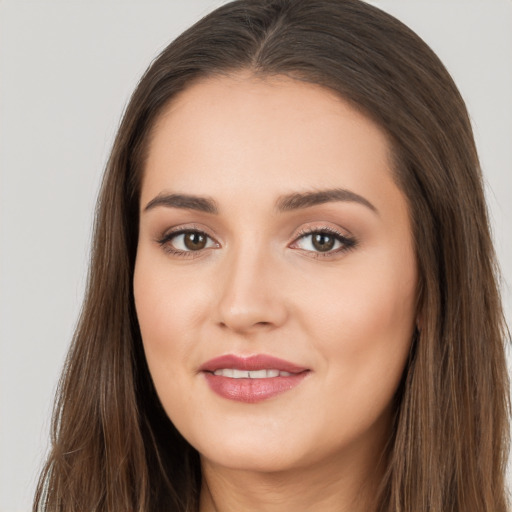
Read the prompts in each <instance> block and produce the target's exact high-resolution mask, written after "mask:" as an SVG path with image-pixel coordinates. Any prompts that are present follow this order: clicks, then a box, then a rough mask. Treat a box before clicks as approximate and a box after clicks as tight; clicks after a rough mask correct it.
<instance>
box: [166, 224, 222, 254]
mask: <svg viewBox="0 0 512 512" xmlns="http://www.w3.org/2000/svg"><path fill="white" fill-rule="evenodd" d="M158 243H159V244H160V245H161V246H162V248H163V249H164V251H165V252H167V253H169V254H173V255H175V256H181V255H185V254H187V253H188V254H190V253H193V252H199V251H202V250H203V249H210V248H213V247H219V244H217V243H216V242H215V241H214V240H213V239H212V238H211V237H209V236H208V235H207V234H206V233H203V232H202V231H197V230H183V231H177V232H174V233H169V234H168V235H166V236H164V237H163V238H162V239H161V240H158Z"/></svg>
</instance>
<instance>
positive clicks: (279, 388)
mask: <svg viewBox="0 0 512 512" xmlns="http://www.w3.org/2000/svg"><path fill="white" fill-rule="evenodd" d="M199 370H200V371H201V372H202V373H203V374H204V376H205V378H206V381H207V382H208V385H209V386H210V389H211V390H212V391H213V392H215V393H217V394H218V395H220V396H221V397H223V398H227V399H228V400H235V401H238V402H245V403H256V402H261V401H262V400H266V399H268V398H271V397H273V396H276V395H279V394H281V393H284V392H285V391H289V390H290V389H293V388H294V387H295V386H297V385H298V384H300V382H302V380H303V379H304V378H305V377H306V376H307V375H308V374H309V372H310V370H309V369H307V368H304V367H301V366H297V365H295V364H293V363H290V362H288V361H284V360H283V359H278V358H276V357H272V356H267V355H264V354H257V355H254V356H250V357H240V356H236V355H233V354H227V355H224V356H220V357H216V358H215V359H211V360H210V361H207V362H206V363H204V364H203V365H202V366H201V367H200V368H199Z"/></svg>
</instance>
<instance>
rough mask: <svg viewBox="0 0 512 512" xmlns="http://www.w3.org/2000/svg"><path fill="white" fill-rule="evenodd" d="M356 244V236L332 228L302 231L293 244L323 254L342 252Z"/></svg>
mask: <svg viewBox="0 0 512 512" xmlns="http://www.w3.org/2000/svg"><path fill="white" fill-rule="evenodd" d="M355 246H356V240H355V239H354V238H352V237H347V236H345V235H343V234H341V233H339V232H338V231H336V230H334V229H332V228H321V229H312V230H305V231H301V233H299V237H298V238H297V239H296V241H295V242H294V244H293V247H294V248H295V247H297V248H298V249H302V250H304V251H308V252H314V253H318V255H322V256H328V255H332V254H337V253H341V252H344V251H347V250H349V249H352V248H354V247H355Z"/></svg>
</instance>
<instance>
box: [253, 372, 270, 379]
mask: <svg viewBox="0 0 512 512" xmlns="http://www.w3.org/2000/svg"><path fill="white" fill-rule="evenodd" d="M267 371H268V370H253V371H251V372H249V377H250V378H251V379H266V378H267V377H268V375H267Z"/></svg>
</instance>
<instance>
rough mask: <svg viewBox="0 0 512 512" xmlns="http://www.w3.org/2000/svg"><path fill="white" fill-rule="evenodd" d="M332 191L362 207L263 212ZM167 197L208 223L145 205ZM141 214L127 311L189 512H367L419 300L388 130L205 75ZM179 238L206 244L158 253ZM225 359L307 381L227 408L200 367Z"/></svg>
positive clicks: (289, 86) (145, 186) (151, 171)
mask: <svg viewBox="0 0 512 512" xmlns="http://www.w3.org/2000/svg"><path fill="white" fill-rule="evenodd" d="M334 188H336V189H346V190H349V191H351V192H352V193H355V194H358V195H359V196H361V197H362V198H364V200H366V201H367V202H368V203H369V204H370V205H371V207H370V206H369V205H368V204H362V203H361V202H357V201H353V200H344V201H328V202H325V203H323V204H317V205H314V206H310V207H306V208H301V209H296V210H289V211H284V212H277V211H276V209H275V204H276V201H278V199H279V198H280V197H281V196H283V195H288V194H290V193H302V192H311V191H318V190H325V189H334ZM176 193H180V194H191V195H197V196H202V197H206V198H209V199H213V200H214V201H215V203H216V205H217V208H218V213H217V214H213V213H207V212H202V211H196V210H193V209H189V208H178V207H170V206H166V205H156V206H153V207H150V208H149V209H146V206H147V205H148V203H150V202H151V201H152V200H153V199H154V198H155V197H157V196H162V195H165V194H176ZM140 204H141V222H140V233H139V243H138V252H137V259H136V265H135V276H134V293H135V301H136V309H137V315H138V319H139V323H140V328H141V332H142V338H143V343H144V349H145V353H146V357H147V361H148V365H149V369H150V372H151V375H152V377H153V380H154V383H155V386H156V389H157V392H158V394H159V397H160V399H161V402H162V404H163V406H164V408H165V410H166V412H167V414H168V415H169V417H170V418H171V420H172V421H173V422H174V424H175V425H176V427H177V428H178V429H179V430H180V432H181V433H182V434H183V436H184V437H185V438H186V439H187V440H188V441H189V442H190V443H191V444H192V445H193V446H194V447H195V448H196V449H197V450H198V451H199V453H200V454H201V461H202V468H203V478H204V482H203V489H202V493H201V512H206V511H213V510H218V511H223V512H227V511H240V510H244V511H290V510H294V511H306V510H308V511H309V510H314V511H326V512H327V511H330V510H333V511H334V510H336V511H337V512H340V511H344V510H346V511H348V510H350V511H351V512H353V511H357V510H365V511H368V510H371V508H372V507H373V504H372V497H373V496H374V495H375V487H376V485H377V484H378V481H379V479H380V477H381V475H382V467H383V466H382V464H380V463H379V462H382V461H381V459H380V458H381V454H382V453H383V449H384V446H385V443H386V441H387V439H388V438H389V435H390V419H391V413H392V406H391V404H392V399H393V395H394V393H395V391H396V389H397V386H398V384H399V381H400V378H401V376H402V373H403V369H404V366H405V363H406V359H407V356H408V351H409V348H410V341H411V338H412V334H413V330H414V324H415V303H416V289H417V268H416V260H415V254H414V249H413V242H412V236H411V227H410V219H409V214H408V208H407V202H406V199H405V197H404V195H403V193H402V192H401V191H400V190H399V188H398V187H397V185H396V184H395V182H394V180H393V174H392V168H391V164H390V146H389V142H388V140H387V138H386V135H385V133H384V132H383V131H382V130H381V129H380V128H379V127H378V126H377V125H376V124H375V123H373V122H372V121H370V120H369V119H368V118H366V117H365V116H364V115H362V114H361V113H359V112H357V111H356V110H354V109H353V108H352V107H350V106H349V105H348V104H347V103H346V102H344V101H343V100H341V99H340V98H339V97H338V96H337V95H335V94H334V93H332V92H330V91H328V90H326V89H324V88H322V87H320V86H317V85H312V84H307V83H303V82H298V81H294V80H292V79H290V78H286V77H273V78H266V79H261V78H256V77H253V76H251V75H250V74H249V73H239V74H235V75H231V76H223V77H220V78H209V79H207V80H203V81H201V82H197V83H195V84H194V85H192V86H190V87H189V88H188V89H186V90H185V91H184V92H182V93H181V94H180V95H179V96H178V97H176V98H175V99H174V100H173V101H172V102H171V104H170V105H169V106H168V107H167V108H166V110H165V112H164V113H163V114H162V115H161V116H160V118H159V120H158V122H157V123H156V125H155V128H154V131H153V135H152V138H151V142H150V146H149V153H148V158H147V162H146V166H145V169H144V175H143V181H142V190H141V202H140ZM175 227H177V228H188V229H195V230H199V231H202V232H204V233H206V235H207V236H208V237H209V238H208V239H206V240H207V243H206V246H205V247H204V248H203V249H199V250H190V246H188V247H187V246H186V245H184V239H183V236H176V237H174V238H171V239H169V238H167V240H166V242H165V243H163V244H162V243H161V241H162V239H163V238H164V236H165V235H166V234H167V235H168V234H169V231H170V230H172V229H173V228H175ZM325 228H328V229H329V228H330V229H335V230H336V231H337V232H339V233H341V234H342V235H343V236H344V237H347V238H349V239H351V240H353V241H355V242H354V243H353V244H352V246H351V247H348V246H347V247H345V245H344V244H341V243H339V242H337V243H336V244H335V245H334V246H333V249H332V251H327V252H320V251H319V250H318V247H317V246H314V245H313V243H312V236H311V235H301V230H303V229H310V230H311V229H314V230H316V231H317V232H318V231H322V229H325ZM175 249H181V250H186V251H188V252H186V254H185V256H186V257H181V256H178V255H176V254H172V253H171V252H170V251H172V250H175ZM338 249H341V250H338ZM343 249H346V250H343ZM223 354H237V355H242V356H248V355H251V354H269V355H272V356H275V357H279V358H281V359H285V360H287V361H290V362H293V363H295V364H297V365H299V366H302V367H306V368H308V369H309V370H310V371H309V373H308V375H307V377H306V378H305V379H304V380H303V381H302V382H301V383H300V384H299V385H298V386H296V387H295V388H293V389H292V390H289V391H286V392H284V393H282V394H280V395H278V396H275V397H273V398H270V399H268V400H264V401H263V402H259V403H254V404H247V403H240V402H237V401H233V400H228V399H226V398H223V397H220V396H219V395H217V394H215V393H214V392H213V391H212V390H211V389H210V388H209V386H208V385H207V383H206V380H205V378H204V375H203V374H202V373H201V372H199V371H198V369H199V367H200V366H201V365H202V364H203V363H205V362H206V361H208V360H210V359H212V358H214V357H217V356H220V355H223Z"/></svg>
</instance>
